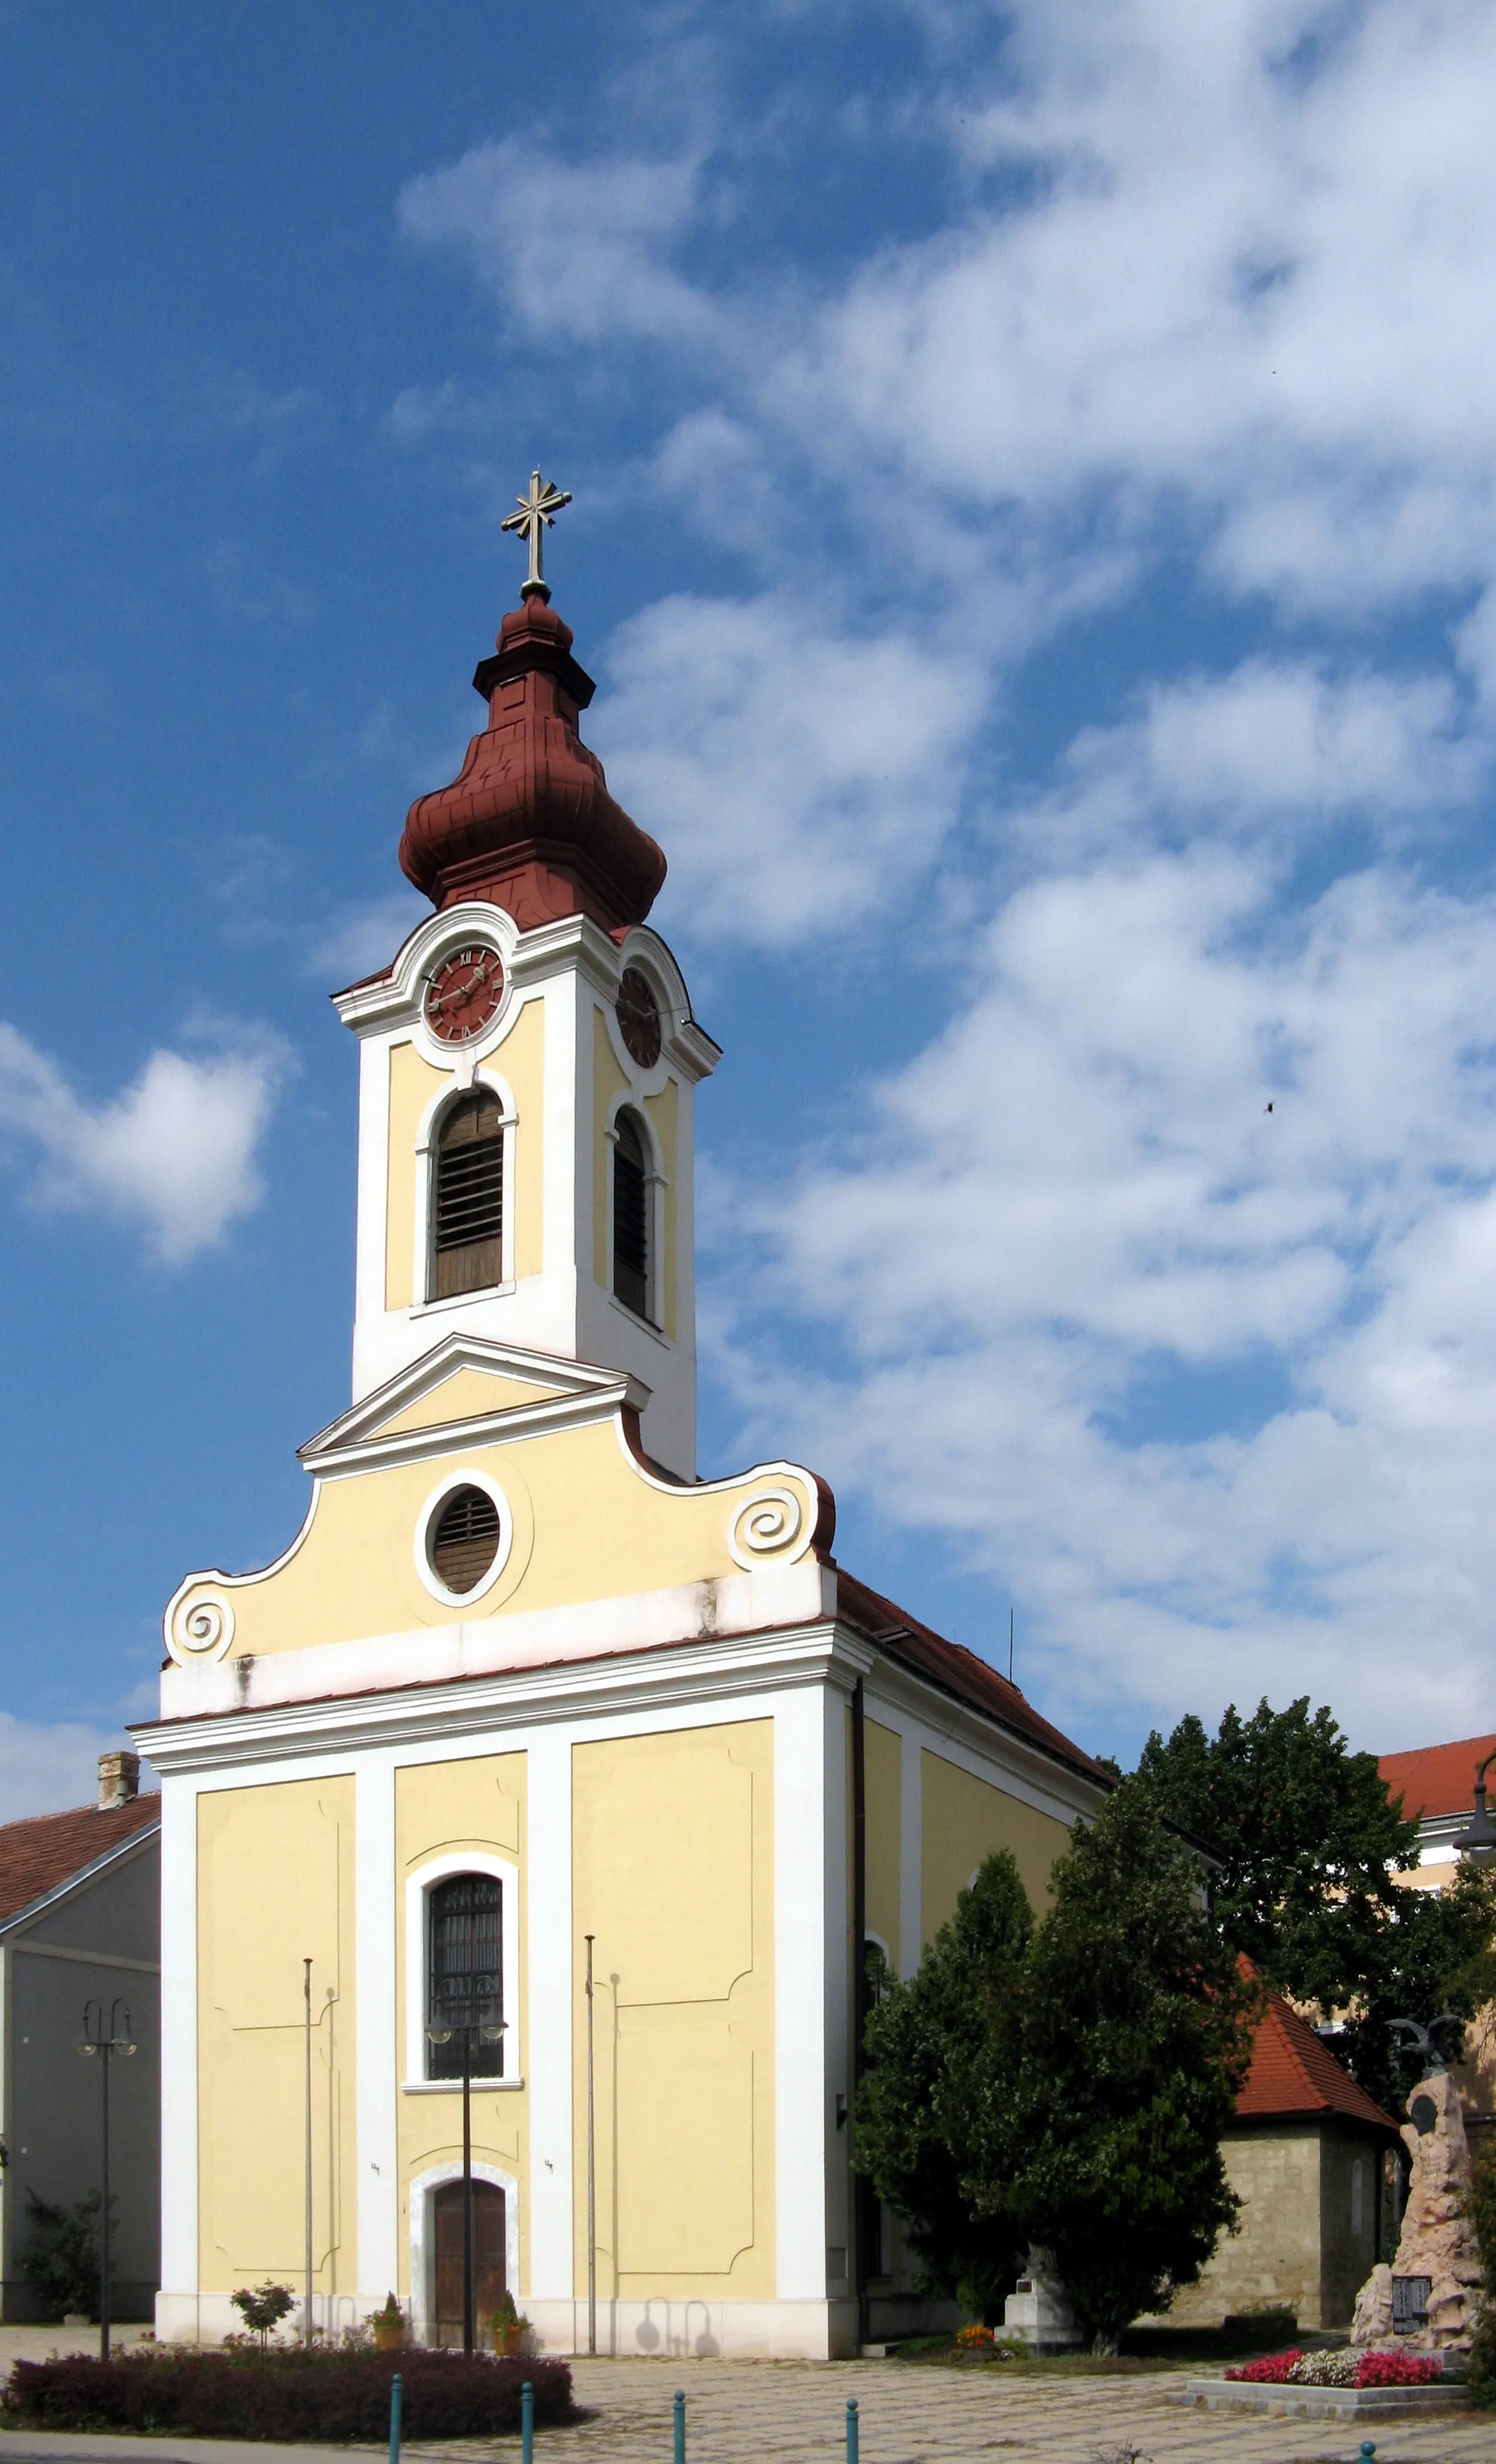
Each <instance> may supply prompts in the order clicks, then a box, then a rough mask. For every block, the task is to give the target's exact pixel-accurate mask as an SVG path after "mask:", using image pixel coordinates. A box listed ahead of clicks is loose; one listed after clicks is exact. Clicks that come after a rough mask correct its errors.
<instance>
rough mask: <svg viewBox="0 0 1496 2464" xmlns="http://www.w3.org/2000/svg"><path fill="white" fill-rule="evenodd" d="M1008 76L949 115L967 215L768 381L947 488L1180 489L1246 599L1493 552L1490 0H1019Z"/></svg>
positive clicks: (1357, 593)
mask: <svg viewBox="0 0 1496 2464" xmlns="http://www.w3.org/2000/svg"><path fill="white" fill-rule="evenodd" d="M1004 67H1005V69H1007V70H1008V71H1009V72H1011V71H1013V70H1014V69H1016V88H1014V87H1010V89H1009V91H1008V92H1006V93H1005V94H1004V95H1003V97H1002V99H1001V100H994V101H992V102H990V103H989V104H988V105H987V106H986V107H985V109H982V108H979V107H977V106H976V103H975V99H974V97H973V95H972V93H971V92H970V91H968V92H965V93H963V94H962V95H961V96H960V98H959V111H958V113H957V110H956V109H955V108H953V112H952V130H953V139H954V141H955V142H956V143H957V145H958V147H959V149H960V151H961V152H962V154H963V156H964V159H965V163H966V167H967V171H968V175H969V177H970V180H971V183H972V188H973V201H972V204H971V207H970V209H969V210H968V211H967V212H966V213H965V214H964V215H963V216H962V217H961V218H960V219H958V220H957V221H956V222H955V223H953V224H952V225H951V226H950V227H948V228H947V229H945V230H943V231H940V232H938V233H937V234H936V235H935V237H934V238H932V239H930V240H929V241H927V242H924V243H922V244H920V245H918V246H915V247H908V248H903V249H892V250H888V251H885V252H882V253H878V254H877V255H876V256H874V257H873V258H871V259H870V261H869V263H867V264H866V265H865V266H864V268H863V269H862V270H861V272H860V273H859V274H858V275H857V276H856V278H855V279H854V280H853V281H852V282H851V283H850V285H849V286H848V288H847V292H846V294H845V296H844V297H843V298H842V299H841V300H840V301H838V302H836V303H833V305H832V306H831V307H830V309H829V310H828V311H827V313H826V314H825V316H824V317H823V318H822V319H820V320H819V321H818V322H817V324H816V325H815V327H814V328H813V329H811V330H807V331H806V333H805V334H804V336H803V342H802V345H801V347H800V350H799V351H798V353H796V354H795V355H793V357H792V358H791V359H789V360H788V361H787V362H786V363H784V364H782V365H781V367H780V368H779V369H777V370H775V371H771V372H770V374H769V376H768V378H767V379H766V382H765V398H766V400H769V401H770V402H771V403H775V404H776V407H778V408H779V409H781V411H783V412H786V413H788V415H790V416H791V417H793V419H794V420H795V421H796V423H797V425H798V427H799V429H800V432H801V433H802V435H803V437H805V438H807V439H812V438H815V437H819V438H821V439H822V440H823V443H824V445H830V446H833V447H834V451H835V452H836V453H837V455H838V456H839V457H840V458H841V459H842V460H843V461H844V462H845V461H848V460H855V458H856V449H855V447H854V446H853V444H852V443H851V437H853V436H855V437H856V438H857V439H859V440H860V441H861V443H862V445H863V448H864V450H865V451H866V450H871V451H874V452H878V453H882V454H886V455H888V456H890V457H891V459H892V461H893V463H894V464H895V465H896V466H897V467H898V468H899V470H900V471H901V473H903V475H904V477H905V478H906V480H907V479H909V478H910V477H913V476H916V475H917V474H920V473H930V472H932V471H935V472H938V473H939V475H940V481H941V484H942V487H943V488H944V489H946V490H955V491H957V492H958V494H959V496H960V499H961V501H962V504H963V506H965V507H968V508H973V507H974V508H976V509H978V510H980V509H981V508H983V507H985V508H986V509H987V510H988V511H989V513H997V512H1000V511H1002V510H1006V511H1007V512H1008V513H1009V514H1011V513H1012V512H1013V511H1014V509H1017V508H1022V509H1023V512H1024V513H1025V514H1026V515H1028V516H1029V517H1042V518H1044V519H1045V520H1048V521H1057V520H1062V521H1063V520H1066V519H1073V518H1074V517H1076V516H1077V514H1082V515H1084V516H1085V517H1087V521H1088V527H1089V521H1090V519H1091V518H1092V517H1094V513H1095V507H1096V502H1097V498H1098V495H1100V496H1101V497H1103V498H1110V499H1111V500H1113V501H1114V503H1115V504H1116V505H1117V506H1118V507H1119V508H1121V509H1123V510H1124V512H1125V517H1126V518H1127V519H1128V520H1129V521H1130V522H1132V523H1133V524H1134V525H1135V524H1136V523H1138V522H1139V521H1144V520H1151V519H1154V518H1155V517H1158V516H1159V515H1160V514H1162V513H1163V512H1165V511H1166V510H1167V509H1168V508H1169V506H1170V505H1171V504H1178V503H1181V502H1182V503H1183V504H1184V505H1186V506H1188V507H1190V508H1192V509H1193V510H1194V512H1195V513H1196V514H1197V515H1202V516H1203V517H1205V518H1206V520H1207V521H1208V522H1209V523H1211V524H1212V525H1213V526H1214V535H1215V536H1214V557H1215V562H1216V566H1217V570H1218V572H1219V574H1220V575H1221V576H1222V577H1224V578H1225V579H1226V580H1227V581H1228V582H1229V583H1231V584H1232V586H1234V587H1237V588H1255V587H1265V588H1268V589H1270V590H1274V591H1280V592H1283V593H1284V594H1286V595H1287V596H1288V597H1289V598H1290V599H1293V600H1295V601H1303V602H1310V603H1315V604H1318V605H1332V606H1338V605H1346V604H1350V605H1375V604H1378V603H1380V602H1384V601H1386V600H1387V599H1388V598H1393V599H1396V598H1397V597H1399V596H1401V595H1403V594H1404V593H1406V592H1408V591H1410V590H1417V589H1419V588H1423V587H1426V586H1428V585H1430V584H1434V583H1438V584H1441V585H1445V586H1455V587H1459V586H1461V585H1463V584H1466V583H1471V582H1473V581H1475V580H1477V579H1479V578H1480V577H1481V576H1483V575H1484V574H1485V573H1487V572H1488V571H1489V570H1490V569H1491V566H1492V562H1493V559H1496V489H1493V485H1492V472H1491V451H1490V439H1491V434H1492V429H1493V424H1496V344H1493V341H1492V337H1491V328H1490V320H1489V317H1488V315H1487V313H1486V303H1487V302H1488V299H1489V297H1490V291H1491V286H1492V279H1493V275H1496V157H1493V154H1492V150H1491V147H1490V144H1489V125H1490V114H1491V108H1492V101H1493V98H1496V18H1493V17H1492V15H1491V12H1490V11H1489V10H1487V9H1485V8H1483V7H1480V6H1476V5H1473V0H1429V5H1425V6H1422V7H1417V8H1407V7H1405V6H1401V5H1395V0H1373V5H1370V6H1368V7H1367V8H1365V9H1362V10H1358V11H1354V12H1352V11H1345V12H1342V13H1341V14H1340V15H1339V16H1338V17H1334V18H1331V17H1330V16H1328V15H1327V12H1326V11H1324V10H1323V9H1322V8H1321V7H1320V6H1319V5H1318V0H1222V5H1221V6H1220V7H1218V8H1212V9H1207V10H1200V9H1197V8H1194V7H1192V6H1190V0H1130V5H1124V6H1119V7H1116V8H1111V9H1101V10H1098V9H1096V8H1094V7H1089V6H1086V5H1082V4H1081V0H1061V5H1058V6H1055V5H1051V0H1043V5H1041V4H1040V0H1020V5H1019V6H1018V7H1017V8H1016V10H1015V11H1013V41H1012V45H1011V48H1010V50H1009V51H1008V52H1007V53H1006V54H1005V55H1004ZM849 429H850V434H849Z"/></svg>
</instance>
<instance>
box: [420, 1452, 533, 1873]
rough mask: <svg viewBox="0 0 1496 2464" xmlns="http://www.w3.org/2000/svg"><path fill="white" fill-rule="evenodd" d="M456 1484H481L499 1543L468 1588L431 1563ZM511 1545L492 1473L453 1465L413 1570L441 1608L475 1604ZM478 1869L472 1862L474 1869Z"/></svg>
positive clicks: (424, 1516) (435, 1496)
mask: <svg viewBox="0 0 1496 2464" xmlns="http://www.w3.org/2000/svg"><path fill="white" fill-rule="evenodd" d="M459 1488H480V1489H481V1490H482V1492H483V1494H484V1496H485V1497H486V1498H488V1499H489V1500H490V1501H491V1502H492V1504H493V1506H494V1508H495V1512H496V1513H497V1515H498V1547H497V1548H496V1549H495V1551H494V1562H493V1564H492V1565H491V1566H490V1568H489V1570H488V1573H486V1574H485V1575H484V1577H483V1580H482V1581H481V1583H474V1585H473V1589H472V1591H471V1592H452V1591H449V1590H448V1588H447V1585H446V1584H445V1583H444V1582H443V1580H442V1578H441V1576H440V1574H439V1573H437V1571H436V1569H435V1567H434V1566H433V1565H432V1563H431V1532H432V1529H433V1527H434V1526H435V1525H436V1523H437V1522H438V1521H439V1520H440V1517H441V1511H442V1507H444V1506H445V1505H446V1503H447V1500H448V1499H449V1498H450V1497H451V1495H452V1494H453V1492H454V1491H455V1490H457V1489H459ZM514 1545H515V1518H514V1515H513V1513H512V1512H511V1510H510V1505H509V1500H508V1498H507V1497H506V1496H505V1495H504V1492H503V1490H502V1489H501V1488H500V1487H499V1485H498V1483H497V1481H496V1480H495V1479H494V1477H493V1475H492V1473H490V1472H486V1471H480V1470H479V1469H478V1467H477V1465H476V1464H466V1465H463V1466H461V1467H457V1466H453V1468H452V1469H451V1470H449V1471H444V1472H443V1474H442V1476H441V1479H440V1480H439V1481H438V1482H437V1484H436V1486H435V1487H434V1488H433V1489H432V1490H431V1493H430V1495H429V1497H428V1499H427V1501H426V1503H425V1505H424V1506H423V1507H422V1508H421V1511H420V1513H419V1514H418V1515H417V1516H416V1519H415V1571H416V1573H417V1574H418V1575H419V1576H420V1579H421V1582H422V1584H423V1585H424V1587H425V1588H426V1590H427V1591H429V1593H430V1595H431V1597H432V1599H433V1600H439V1601H440V1602H441V1605H442V1607H443V1608H444V1609H467V1608H476V1606H477V1604H478V1602H479V1601H480V1600H482V1599H486V1598H487V1596H488V1595H489V1593H490V1592H491V1591H492V1590H493V1588H494V1586H495V1583H496V1582H497V1580H498V1578H499V1576H500V1574H501V1573H503V1571H504V1568H505V1567H506V1566H507V1565H508V1563H509V1552H510V1551H511V1549H512V1548H513V1547H514ZM477 1870H478V1869H477V1867H476V1866H474V1867H473V1871H474V1873H476V1871H477Z"/></svg>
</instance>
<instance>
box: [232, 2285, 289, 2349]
mask: <svg viewBox="0 0 1496 2464" xmlns="http://www.w3.org/2000/svg"><path fill="white" fill-rule="evenodd" d="M229 2299H230V2300H231V2302H232V2303H233V2306H234V2308H235V2309H236V2310H237V2312H238V2314H239V2316H240V2318H241V2319H242V2320H243V2321H244V2323H245V2325H246V2326H247V2327H249V2328H251V2329H252V2330H253V2333H254V2334H255V2335H256V2336H258V2338H259V2340H260V2351H261V2352H263V2351H264V2350H265V2347H266V2345H267V2343H269V2341H270V2338H271V2335H272V2333H273V2331H274V2330H275V2328H276V2327H278V2326H279V2324H280V2322H281V2321H282V2319H284V2318H286V2317H288V2316H289V2314H290V2313H291V2312H292V2311H293V2310H294V2309H295V2308H296V2302H297V2297H296V2295H295V2294H294V2293H293V2292H292V2290H291V2287H290V2285H289V2284H260V2285H256V2286H255V2287H254V2288H253V2290H252V2289H251V2287H250V2286H249V2285H245V2286H243V2287H242V2289H241V2290H240V2291H239V2292H237V2293H231V2294H230V2296H229Z"/></svg>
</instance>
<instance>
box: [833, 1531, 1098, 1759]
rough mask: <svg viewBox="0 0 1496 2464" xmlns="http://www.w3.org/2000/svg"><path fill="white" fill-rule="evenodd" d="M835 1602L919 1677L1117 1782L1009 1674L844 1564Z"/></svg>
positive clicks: (1043, 1746) (1045, 1750) (1059, 1755)
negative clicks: (871, 1587) (923, 1621)
mask: <svg viewBox="0 0 1496 2464" xmlns="http://www.w3.org/2000/svg"><path fill="white" fill-rule="evenodd" d="M836 1605H837V1613H838V1615H839V1616H841V1617H845V1618H846V1619H847V1624H848V1625H851V1626H855V1627H856V1628H857V1630H858V1632H859V1633H861V1634H865V1635H866V1636H867V1638H868V1639H869V1642H875V1643H876V1644H877V1646H878V1649H879V1650H880V1651H882V1652H886V1653H887V1655H888V1657H889V1658H890V1659H891V1660H901V1661H903V1662H904V1664H905V1666H906V1667H908V1668H912V1669H913V1671H914V1672H915V1674H916V1676H919V1677H924V1678H928V1679H929V1680H930V1682H931V1683H932V1684H935V1685H938V1686H940V1687H941V1688H942V1689H943V1690H944V1691H945V1692H946V1693H947V1694H954V1695H956V1696H957V1698H958V1699H959V1700H960V1701H961V1702H963V1703H969V1704H971V1705H972V1707H973V1708H974V1709H975V1710H978V1711H984V1712H985V1713H986V1715H987V1717H988V1719H989V1720H998V1721H1001V1725H1002V1726H1003V1727H1005V1728H1011V1729H1012V1730H1013V1731H1014V1733H1015V1734H1016V1735H1018V1736H1021V1737H1026V1738H1027V1740H1028V1742H1029V1743H1030V1744H1031V1745H1035V1746H1037V1747H1038V1748H1039V1749H1040V1751H1041V1752H1042V1753H1046V1754H1049V1755H1052V1756H1053V1758H1054V1760H1055V1761H1056V1762H1062V1763H1065V1764H1066V1765H1067V1767H1068V1769H1069V1770H1071V1771H1082V1772H1084V1773H1085V1775H1086V1777H1087V1778H1088V1779H1095V1780H1099V1781H1100V1782H1101V1784H1102V1786H1103V1787H1104V1788H1111V1786H1112V1785H1113V1782H1112V1775H1111V1771H1106V1770H1104V1769H1103V1767H1102V1765H1101V1764H1100V1763H1098V1762H1094V1761H1093V1760H1092V1759H1091V1757H1090V1755H1089V1754H1088V1753H1087V1752H1086V1751H1085V1750H1084V1749H1083V1748H1082V1747H1080V1746H1077V1745H1073V1744H1072V1743H1071V1741H1070V1739H1069V1738H1068V1737H1067V1736H1066V1735H1065V1733H1064V1732H1063V1730H1061V1729H1059V1728H1056V1727H1052V1726H1051V1724H1050V1722H1049V1721H1047V1720H1045V1719H1044V1718H1042V1717H1041V1715H1040V1713H1039V1712H1037V1711H1036V1710H1035V1709H1034V1707H1033V1705H1032V1704H1030V1703H1029V1702H1028V1701H1027V1700H1026V1698H1025V1697H1024V1696H1023V1694H1021V1693H1020V1691H1019V1689H1018V1687H1017V1686H1016V1685H1015V1684H1013V1683H1012V1682H1011V1681H1010V1680H1009V1679H1008V1678H1006V1677H1000V1676H999V1674H998V1672H997V1670H996V1669H995V1668H994V1667H992V1666H991V1664H990V1662H989V1661H985V1660H979V1659H978V1657H977V1654H976V1653H975V1652H974V1651H968V1650H967V1649H966V1647H965V1645H964V1643H959V1642H947V1641H946V1639H945V1637H944V1636H943V1635H939V1634H936V1633H935V1630H934V1628H933V1627H932V1626H928V1625H921V1624H920V1622H919V1619H918V1618H917V1617H911V1616H910V1615H909V1612H908V1611H907V1610H906V1609H901V1608H897V1607H895V1605H894V1603H893V1602H892V1600H886V1599H885V1598H884V1596H883V1595H882V1593H881V1592H874V1591H870V1590H869V1587H868V1585H867V1584H866V1583H860V1582H859V1581H858V1580H857V1577H856V1575H855V1574H848V1573H847V1572H846V1570H845V1568H843V1567H840V1566H839V1567H838V1568H837V1573H836Z"/></svg>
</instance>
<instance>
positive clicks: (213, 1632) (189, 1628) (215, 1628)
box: [164, 1579, 233, 1668]
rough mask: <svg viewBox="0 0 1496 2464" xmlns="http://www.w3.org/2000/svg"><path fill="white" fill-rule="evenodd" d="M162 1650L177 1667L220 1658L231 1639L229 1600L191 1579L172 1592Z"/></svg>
mask: <svg viewBox="0 0 1496 2464" xmlns="http://www.w3.org/2000/svg"><path fill="white" fill-rule="evenodd" d="M164 1632H165V1642H166V1649H167V1650H168V1651H169V1652H170V1654H171V1657H172V1659H173V1660H174V1661H176V1662H177V1665H178V1666H179V1667H180V1668H186V1667H187V1666H189V1665H190V1663H191V1662H192V1661H213V1660H222V1658H223V1656H224V1654H225V1652H226V1651H227V1650H228V1648H229V1646H230V1644H231V1642H232V1640H233V1603H232V1601H231V1600H230V1599H228V1598H227V1597H226V1596H225V1595H224V1594H223V1593H222V1592H217V1591H209V1590H207V1589H205V1587H204V1586H203V1585H202V1584H201V1583H200V1582H198V1581H196V1580H195V1579H192V1580H189V1581H187V1582H186V1583H184V1584H183V1585H182V1587H181V1589H180V1590H179V1591H178V1592H176V1593H175V1594H174V1595H173V1596H172V1598H171V1601H170V1604H169V1606H168V1607H167V1610H166V1615H165V1620H164Z"/></svg>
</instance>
